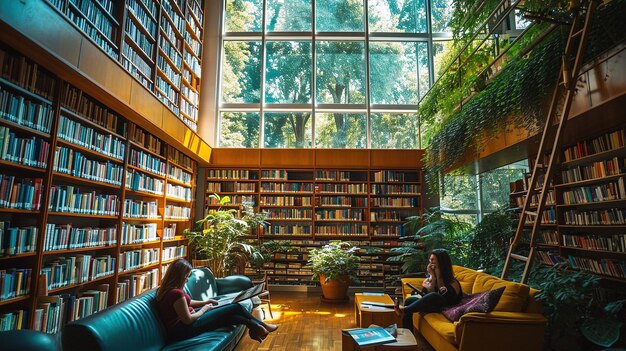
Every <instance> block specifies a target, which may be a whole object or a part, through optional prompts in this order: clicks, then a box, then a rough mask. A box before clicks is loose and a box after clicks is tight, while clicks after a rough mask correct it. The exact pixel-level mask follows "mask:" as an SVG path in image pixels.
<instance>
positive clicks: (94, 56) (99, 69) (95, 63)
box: [78, 40, 133, 104]
mask: <svg viewBox="0 0 626 351" xmlns="http://www.w3.org/2000/svg"><path fill="white" fill-rule="evenodd" d="M107 58H108V60H105V59H103V55H102V50H101V49H100V48H98V47H96V46H95V45H94V44H93V43H92V42H91V41H89V40H83V43H82V47H81V50H80V58H79V62H78V69H80V70H81V71H82V72H83V73H84V74H85V75H86V76H88V77H89V78H90V79H91V80H93V81H95V82H98V84H100V85H101V86H102V87H103V88H104V89H105V90H107V91H108V92H109V93H111V94H113V95H115V96H116V97H117V98H118V99H119V100H121V101H123V102H124V103H126V104H129V103H130V96H131V84H132V81H133V78H132V77H131V76H130V75H128V73H126V72H125V71H124V69H123V68H122V67H121V66H120V65H119V64H117V63H116V62H115V61H113V60H112V59H110V58H109V57H107Z"/></svg>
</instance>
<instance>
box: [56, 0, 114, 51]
mask: <svg viewBox="0 0 626 351" xmlns="http://www.w3.org/2000/svg"><path fill="white" fill-rule="evenodd" d="M84 1H91V0H84ZM66 14H67V17H68V18H69V19H70V21H72V22H74V24H76V26H78V28H80V29H81V30H82V31H83V32H85V34H87V36H89V37H90V38H91V39H92V40H93V41H94V42H95V43H96V44H97V45H98V46H100V48H102V50H104V51H105V52H106V53H107V54H109V55H110V56H111V57H113V58H115V59H116V60H117V58H118V53H117V47H116V46H115V45H114V44H113V42H112V37H113V36H109V37H107V36H105V35H103V34H102V31H101V30H100V28H98V27H95V26H94V25H92V24H91V20H90V19H89V18H87V17H86V16H85V15H84V14H83V13H82V12H80V11H79V10H78V9H77V8H75V7H72V6H68V8H67V13H66ZM111 31H113V29H112V28H111Z"/></svg>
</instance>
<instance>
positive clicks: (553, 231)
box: [510, 122, 626, 284]
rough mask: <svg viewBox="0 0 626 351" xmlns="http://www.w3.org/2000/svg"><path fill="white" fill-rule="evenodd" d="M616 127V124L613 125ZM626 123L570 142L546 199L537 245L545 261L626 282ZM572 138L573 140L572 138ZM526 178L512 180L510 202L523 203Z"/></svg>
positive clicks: (620, 282) (539, 255)
mask: <svg viewBox="0 0 626 351" xmlns="http://www.w3.org/2000/svg"><path fill="white" fill-rule="evenodd" d="M608 125H611V123H608ZM624 127H625V126H624V125H623V122H622V123H621V125H619V126H615V127H612V128H610V129H608V130H606V129H605V130H602V131H600V132H590V133H584V132H583V133H576V135H583V136H584V137H581V138H580V139H578V140H571V141H570V143H569V144H566V146H565V147H563V148H562V149H561V150H560V159H561V163H560V169H559V171H558V172H557V175H556V177H555V181H554V186H553V187H551V190H550V193H549V194H548V197H547V200H546V205H547V206H546V208H547V210H546V211H545V212H544V213H543V214H542V218H543V219H544V222H543V223H542V228H541V229H542V230H541V231H540V232H539V237H538V238H537V242H536V246H537V253H538V255H537V256H538V259H539V262H540V263H541V264H543V265H548V266H552V265H554V264H558V263H562V262H566V263H567V264H568V265H569V266H570V267H571V268H572V269H575V270H583V271H587V272H590V273H593V274H596V275H598V276H599V277H601V278H603V279H605V280H608V281H612V282H613V283H618V284H624V283H626V186H625V181H626V179H624V178H625V177H626V144H625V140H626V138H625V131H624ZM570 139H572V138H571V137H570ZM525 184H527V179H524V180H518V181H517V182H515V183H511V195H510V196H511V206H512V207H515V206H520V204H522V205H523V196H525V193H526V189H525Z"/></svg>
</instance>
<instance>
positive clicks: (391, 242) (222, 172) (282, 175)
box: [205, 150, 423, 293]
mask: <svg viewBox="0 0 626 351" xmlns="http://www.w3.org/2000/svg"><path fill="white" fill-rule="evenodd" d="M281 151H282V150H277V151H275V152H276V153H280V152H281ZM333 151H335V152H336V156H335V157H341V156H340V154H341V153H342V150H333ZM219 152H220V151H217V152H216V153H215V154H214V155H218V156H219ZM264 152H265V153H268V155H269V154H271V153H272V152H273V151H272V150H265V151H264ZM312 152H317V151H312ZM392 152H393V151H390V154H389V156H393V155H392V154H391V153H392ZM320 154H322V152H320ZM242 157H245V155H242ZM292 157H296V156H292ZM365 157H366V158H367V160H366V163H365V167H360V168H353V169H345V168H335V167H320V168H317V167H315V164H312V165H310V166H313V167H310V168H309V167H306V168H290V167H281V168H277V167H263V166H261V167H258V166H257V167H247V168H235V167H218V166H216V167H211V168H209V169H208V170H207V179H206V182H207V183H206V194H207V197H206V203H205V213H207V211H210V210H211V209H213V208H214V207H216V206H218V205H217V204H215V203H214V201H212V199H210V198H209V197H208V195H210V194H213V193H217V194H219V195H220V196H223V195H228V196H230V197H231V199H232V200H233V207H239V206H240V204H241V203H242V201H247V202H249V203H252V204H253V206H254V207H255V209H256V210H257V211H262V212H266V213H268V218H267V222H268V223H269V225H268V226H267V228H264V229H259V231H258V232H257V233H254V234H255V235H254V236H253V237H252V238H253V239H254V240H259V241H261V242H263V241H283V240H286V241H288V242H289V245H290V246H291V247H292V248H293V250H292V251H289V252H280V253H276V254H275V255H274V258H273V259H272V261H271V262H268V263H265V265H264V267H263V269H264V270H265V271H267V273H268V279H269V283H270V284H272V285H291V286H293V285H304V286H308V285H315V284H317V283H316V282H314V281H311V279H310V278H311V272H310V269H308V268H307V267H305V265H306V261H307V260H308V252H309V251H310V250H311V249H312V248H316V247H320V246H322V245H324V244H326V243H328V242H329V241H330V240H344V241H349V242H351V243H352V244H354V245H356V246H357V247H359V248H360V250H359V252H358V255H359V257H360V259H361V264H360V267H359V271H358V274H357V275H358V278H359V282H357V283H355V284H354V285H356V286H359V287H370V288H375V289H378V290H381V289H382V290H383V291H385V292H388V293H393V286H392V279H391V278H389V277H386V276H387V275H393V274H395V275H397V274H399V273H400V264H397V263H394V262H387V261H386V259H387V258H388V257H389V256H390V255H393V254H394V253H392V252H391V251H390V249H391V248H392V247H396V246H397V245H398V240H399V238H400V237H401V236H403V235H405V232H404V227H403V226H402V224H403V223H404V222H405V221H406V218H407V217H409V216H414V215H418V214H420V213H421V211H422V206H423V205H422V184H423V181H422V172H421V170H420V169H419V168H418V165H419V163H418V162H416V163H415V164H413V167H409V166H407V167H406V169H402V167H403V165H400V166H398V167H400V168H399V169H388V168H382V167H380V168H379V167H368V166H367V164H368V163H369V162H370V161H369V158H370V155H369V154H367V155H365ZM273 158H274V157H273V155H269V156H268V159H273ZM315 158H316V157H313V159H315ZM321 159H322V157H319V158H318V161H321ZM390 159H393V158H390ZM286 162H288V161H286ZM392 162H393V161H392ZM387 167H393V164H392V165H389V166H387ZM246 272H248V273H249V274H254V273H255V272H254V269H253V268H247V269H246ZM386 278H389V279H386Z"/></svg>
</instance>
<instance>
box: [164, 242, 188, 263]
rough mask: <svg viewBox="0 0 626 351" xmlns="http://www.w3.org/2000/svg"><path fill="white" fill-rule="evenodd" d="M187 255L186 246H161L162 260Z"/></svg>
mask: <svg viewBox="0 0 626 351" xmlns="http://www.w3.org/2000/svg"><path fill="white" fill-rule="evenodd" d="M186 256H187V246H185V245H180V246H170V247H164V248H163V261H169V260H173V259H176V258H183V257H186Z"/></svg>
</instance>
